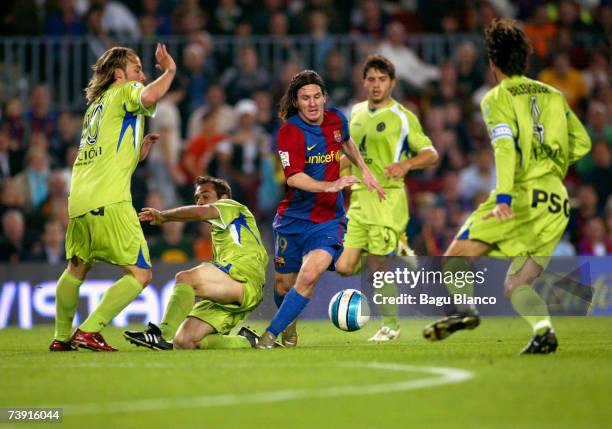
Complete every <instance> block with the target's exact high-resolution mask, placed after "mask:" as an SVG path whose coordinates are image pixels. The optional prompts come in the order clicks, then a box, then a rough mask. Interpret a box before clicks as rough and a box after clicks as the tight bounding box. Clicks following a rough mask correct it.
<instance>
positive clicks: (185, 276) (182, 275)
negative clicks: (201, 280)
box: [174, 271, 192, 285]
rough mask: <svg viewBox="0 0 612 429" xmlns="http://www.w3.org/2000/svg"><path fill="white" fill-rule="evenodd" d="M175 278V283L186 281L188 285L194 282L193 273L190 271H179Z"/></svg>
mask: <svg viewBox="0 0 612 429" xmlns="http://www.w3.org/2000/svg"><path fill="white" fill-rule="evenodd" d="M174 280H175V282H176V283H175V284H179V283H184V284H188V285H191V284H192V278H191V273H189V271H179V272H178V273H176V275H175V276H174Z"/></svg>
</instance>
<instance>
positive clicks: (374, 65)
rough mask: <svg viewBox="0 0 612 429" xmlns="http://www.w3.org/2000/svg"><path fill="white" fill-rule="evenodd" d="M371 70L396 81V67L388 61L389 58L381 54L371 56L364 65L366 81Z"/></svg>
mask: <svg viewBox="0 0 612 429" xmlns="http://www.w3.org/2000/svg"><path fill="white" fill-rule="evenodd" d="M370 69H374V70H378V71H380V72H383V73H386V74H387V75H388V76H389V78H390V79H391V80H393V79H395V66H394V65H393V63H392V62H391V61H389V60H388V59H387V57H384V56H382V55H379V54H375V55H369V56H368V57H367V58H366V60H365V63H364V64H363V78H364V79H365V77H366V75H367V74H368V71H369V70H370Z"/></svg>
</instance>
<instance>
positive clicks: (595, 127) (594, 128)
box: [586, 101, 612, 145]
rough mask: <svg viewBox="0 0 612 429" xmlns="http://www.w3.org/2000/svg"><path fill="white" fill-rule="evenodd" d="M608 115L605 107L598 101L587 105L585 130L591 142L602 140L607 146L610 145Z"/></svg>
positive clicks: (611, 130) (611, 127)
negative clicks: (587, 112)
mask: <svg viewBox="0 0 612 429" xmlns="http://www.w3.org/2000/svg"><path fill="white" fill-rule="evenodd" d="M610 113H611V112H608V109H607V108H606V105H605V104H603V103H600V102H599V101H591V102H590V103H589V114H588V119H587V123H586V129H587V131H588V132H589V136H590V137H591V140H593V141H595V140H604V141H605V142H606V143H607V144H609V145H612V118H611V117H610Z"/></svg>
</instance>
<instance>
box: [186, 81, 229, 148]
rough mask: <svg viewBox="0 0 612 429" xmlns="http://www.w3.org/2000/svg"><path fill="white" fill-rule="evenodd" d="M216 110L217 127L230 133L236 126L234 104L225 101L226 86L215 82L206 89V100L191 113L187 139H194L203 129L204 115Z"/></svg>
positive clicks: (223, 132)
mask: <svg viewBox="0 0 612 429" xmlns="http://www.w3.org/2000/svg"><path fill="white" fill-rule="evenodd" d="M212 111H214V112H215V115H216V116H217V129H218V131H219V133H221V134H228V133H229V132H230V131H231V130H233V129H234V128H235V127H236V113H235V112H234V109H233V108H232V106H230V105H229V104H227V103H226V102H225V88H224V87H223V86H222V85H220V84H218V83H213V84H211V85H210V86H209V87H208V90H207V91H206V102H205V103H204V105H203V106H201V107H198V108H197V109H196V110H194V111H193V112H192V113H191V115H189V123H188V124H187V139H188V140H190V139H193V138H194V137H195V136H196V135H198V133H199V132H200V131H201V129H202V117H203V116H204V114H205V113H207V112H212Z"/></svg>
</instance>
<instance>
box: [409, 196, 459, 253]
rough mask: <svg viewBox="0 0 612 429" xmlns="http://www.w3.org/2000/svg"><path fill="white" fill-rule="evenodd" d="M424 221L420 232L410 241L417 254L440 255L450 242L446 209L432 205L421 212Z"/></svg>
mask: <svg viewBox="0 0 612 429" xmlns="http://www.w3.org/2000/svg"><path fill="white" fill-rule="evenodd" d="M422 219H423V221H424V223H423V227H422V229H421V233H420V234H418V235H417V236H416V237H415V238H414V239H413V241H412V243H413V249H414V251H415V252H416V254H417V255H429V256H441V255H442V254H443V253H444V250H445V249H446V248H447V247H448V245H449V244H450V240H449V236H450V234H449V231H448V229H447V226H446V210H445V209H444V207H440V206H434V207H431V208H429V209H427V210H426V211H425V213H423V216H422Z"/></svg>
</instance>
